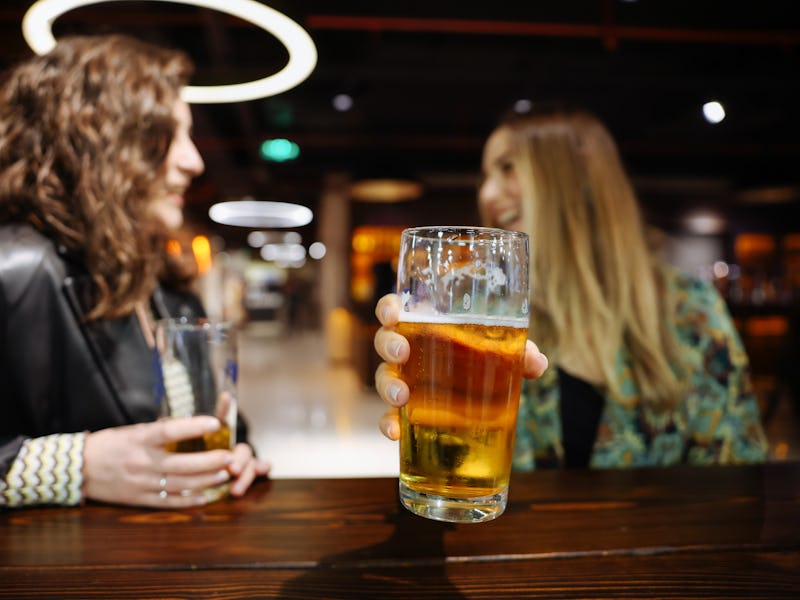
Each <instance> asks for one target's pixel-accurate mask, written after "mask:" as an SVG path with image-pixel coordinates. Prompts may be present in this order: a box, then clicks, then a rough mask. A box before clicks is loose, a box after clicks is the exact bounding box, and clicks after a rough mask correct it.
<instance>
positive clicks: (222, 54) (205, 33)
mask: <svg viewBox="0 0 800 600" xmlns="http://www.w3.org/2000/svg"><path fill="white" fill-rule="evenodd" d="M261 2H262V3H263V4H267V5H269V6H270V7H272V8H274V9H277V10H279V11H281V12H282V13H284V14H285V15H287V16H288V17H290V18H291V19H293V20H294V21H296V22H297V23H298V24H299V25H301V26H302V27H303V28H304V29H305V30H306V31H307V32H308V33H309V35H310V36H311V38H312V39H313V41H314V44H315V45H316V47H317V51H318V62H317V64H316V67H315V69H314V71H313V72H312V74H311V75H310V77H309V78H308V79H307V80H305V81H304V82H302V83H301V84H299V85H298V86H297V87H295V88H293V89H291V90H289V91H286V92H284V93H281V94H278V95H276V96H271V97H268V98H261V99H257V100H250V101H244V102H236V103H230V104H195V105H193V114H194V120H195V139H196V142H197V145H198V147H199V149H200V151H201V153H202V154H203V157H204V159H205V161H206V172H205V174H204V175H203V176H202V177H201V178H200V179H199V180H198V181H197V183H196V184H195V185H194V187H193V188H192V190H191V191H190V194H189V196H188V197H187V206H186V215H187V223H186V227H185V228H184V231H182V232H181V233H180V235H179V236H177V238H176V240H174V244H173V250H174V251H175V252H176V253H181V254H183V255H185V256H186V257H187V260H194V261H196V262H197V265H198V269H199V272H200V277H199V278H198V281H197V289H198V292H199V293H200V294H201V295H202V297H203V299H204V301H205V304H206V307H207V309H208V311H209V313H210V314H211V315H212V316H215V317H220V318H225V319H229V320H234V321H237V322H239V323H240V324H241V325H242V346H241V363H242V367H241V373H242V376H241V386H242V389H241V390H240V392H241V402H242V406H243V410H244V411H245V412H246V413H247V415H248V416H249V417H250V420H251V421H252V424H253V427H254V429H255V431H256V437H255V443H256V446H257V448H258V450H259V452H260V453H262V454H263V455H265V456H266V457H267V458H269V459H271V460H272V461H273V463H274V464H275V471H274V474H275V476H279V477H280V476H284V477H295V476H305V475H309V476H346V475H391V474H394V473H396V469H397V467H396V463H397V458H396V447H395V446H394V445H393V444H391V443H390V442H388V441H386V440H384V439H383V438H382V437H381V436H380V434H379V433H378V431H377V419H378V417H379V415H380V414H381V413H382V412H383V408H382V403H381V402H380V400H379V399H377V396H376V395H375V393H374V390H373V389H372V375H373V372H374V369H375V366H376V365H377V357H376V355H375V353H374V350H373V349H372V335H373V333H374V331H375V329H376V327H377V324H376V321H375V318H374V316H373V308H374V304H375V301H376V299H377V298H379V297H380V296H381V295H383V294H384V293H386V292H387V291H390V290H391V289H392V287H393V283H394V281H393V278H394V271H393V267H394V265H393V261H394V259H395V256H396V254H397V250H398V246H399V233H400V231H401V230H402V229H403V228H404V227H407V226H415V225H425V224H477V223H478V216H477V212H476V209H475V193H476V187H477V181H478V171H479V166H480V152H481V146H482V143H483V140H484V138H485V136H486V135H487V134H488V133H489V132H490V131H491V129H492V127H493V125H494V123H495V122H496V121H497V119H498V118H499V117H500V116H501V115H502V114H503V113H505V112H507V111H509V110H516V111H519V112H525V111H527V110H530V108H531V106H532V105H534V104H535V103H537V102H543V101H563V102H567V103H570V104H575V105H579V106H583V107H585V108H587V109H589V110H591V111H593V112H594V113H596V114H597V115H598V116H599V117H601V118H602V119H603V120H604V121H605V122H606V123H607V125H608V126H609V128H610V130H611V132H612V133H613V135H614V136H615V137H616V139H617V140H618V142H619V144H620V149H621V152H622V155H623V160H624V162H625V164H626V166H627V168H628V170H629V172H630V174H631V176H632V178H633V181H634V184H635V186H636V188H637V191H638V194H639V197H640V200H641V202H642V205H643V207H644V209H645V214H646V217H647V219H648V221H649V222H650V223H651V224H652V225H654V226H656V227H658V228H660V229H661V230H662V231H663V232H664V233H665V235H666V240H667V252H668V254H669V256H670V259H671V260H672V261H673V262H674V263H675V264H676V265H677V266H679V267H681V268H683V269H685V270H688V271H691V272H693V273H695V274H698V275H700V276H701V277H704V278H706V279H708V280H712V281H714V282H715V284H716V285H717V286H718V287H719V289H720V290H721V291H722V293H723V294H724V297H725V298H726V300H727V301H728V303H729V306H730V308H731V311H732V313H733V315H734V317H735V319H736V323H737V326H738V327H739V330H740V333H741V334H742V337H743V340H744V342H745V345H746V347H747V350H748V352H749V354H750V357H751V361H752V367H753V378H754V383H755V385H756V388H757V390H758V394H759V401H760V403H761V407H762V411H763V415H764V420H765V423H766V426H767V430H768V433H769V437H770V457H771V458H772V459H774V460H782V459H786V458H792V457H795V458H796V457H798V456H800V447H799V446H800V434H798V425H797V424H798V419H800V409H799V408H798V403H800V398H798V392H797V390H796V389H795V390H794V391H793V390H792V387H791V382H792V381H795V382H796V380H797V375H796V374H795V371H796V370H797V367H796V365H797V362H798V361H797V359H798V358H800V357H799V356H798V349H797V347H798V333H797V327H798V312H800V311H799V310H798V307H799V306H800V220H799V219H798V216H797V215H798V214H800V211H798V206H799V205H800V168H798V161H800V124H798V116H797V108H798V107H799V106H800V77H798V74H799V73H800V69H798V67H799V66H800V65H799V64H798V63H799V62H800V61H799V60H798V59H799V57H798V54H799V53H800V20H798V17H797V16H795V15H796V13H797V11H796V10H792V9H793V8H794V5H795V4H796V3H795V2H792V1H791V0H764V1H762V2H758V3H753V2H743V3H732V2H724V1H702V0H691V1H690V0H669V1H667V0H660V1H659V0H628V1H625V0H576V1H571V2H556V1H552V0H551V1H548V2H517V1H511V0H509V1H500V2H466V1H456V0H439V1H436V2H430V1H428V2H416V1H408V2H402V3H399V2H389V1H375V2H369V3H365V2H357V1H354V0H337V1H336V2H330V1H323V0H316V1H314V0H310V1H304V0H292V1H281V0H269V1H267V0H261ZM30 4H31V2H29V1H21V0H4V1H3V3H2V5H0V67H6V66H8V65H10V64H11V63H13V62H14V61H15V60H17V59H19V58H22V57H24V56H26V55H27V54H28V53H29V52H30V50H29V48H28V46H27V44H26V42H25V41H24V39H23V37H22V33H21V26H20V25H21V21H22V17H23V15H24V13H25V11H26V10H27V8H28V7H29V6H30ZM52 29H53V32H54V34H55V36H56V38H58V37H59V36H63V35H66V34H70V33H87V34H92V33H107V32H124V33H128V34H132V35H135V36H137V37H140V38H143V39H147V40H150V41H153V42H157V43H160V44H163V45H167V46H173V47H179V48H182V49H184V50H186V51H187V52H188V53H189V54H190V55H191V57H192V58H193V60H194V61H195V63H196V65H197V73H196V76H195V79H194V81H193V82H192V83H193V84H195V85H211V84H228V83H238V82H242V81H250V80H253V79H259V78H261V77H265V76H266V75H269V74H271V73H274V72H276V71H278V70H280V69H281V68H282V67H283V66H284V65H285V64H286V62H287V59H288V54H287V51H286V49H285V48H284V47H283V45H282V44H281V43H280V42H279V41H278V40H277V39H276V38H275V37H274V36H272V35H270V34H269V33H267V32H265V31H263V30H261V29H259V28H258V27H256V26H254V25H253V24H251V23H249V22H247V21H245V20H241V19H239V18H237V17H233V16H230V15H228V14H225V13H223V12H219V11H215V10H210V9H206V8H198V7H196V6H191V5H187V4H184V3H172V2H162V1H152V0H151V1H124V2H100V3H94V4H89V5H86V6H82V7H78V8H75V9H74V10H70V11H69V12H66V13H65V14H63V15H61V16H59V17H58V18H57V19H56V20H55V21H54V23H53V25H52ZM239 200H255V201H269V202H281V203H291V204H296V205H299V206H301V207H304V208H307V209H310V211H311V220H310V222H307V223H305V222H304V221H305V220H302V221H298V222H297V224H295V225H293V224H292V223H291V222H289V221H286V220H285V218H284V217H285V216H286V215H271V216H270V215H266V216H265V215H261V216H257V217H256V216H251V217H250V218H249V220H248V217H245V219H244V220H240V221H239V224H238V225H225V224H221V223H216V222H214V221H212V220H211V218H210V217H209V210H210V209H211V207H212V206H213V205H215V204H218V203H221V202H229V201H239ZM534 286H535V282H534ZM795 385H796V383H795Z"/></svg>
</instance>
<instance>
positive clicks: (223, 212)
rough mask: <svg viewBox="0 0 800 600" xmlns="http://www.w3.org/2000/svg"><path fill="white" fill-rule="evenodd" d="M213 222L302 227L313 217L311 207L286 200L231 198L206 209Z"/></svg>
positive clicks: (252, 225) (249, 225) (255, 225)
mask: <svg viewBox="0 0 800 600" xmlns="http://www.w3.org/2000/svg"><path fill="white" fill-rule="evenodd" d="M208 216H209V217H210V218H211V220H212V221H214V222H215V223H221V224H222V225H235V226H237V227H253V228H256V227H268V228H269V227H272V228H285V227H302V226H303V225H308V224H309V223H310V222H311V219H312V218H313V217H314V213H312V212H311V209H309V208H307V207H305V206H301V205H299V204H290V203H288V202H263V201H259V200H232V201H230V202H220V203H218V204H215V205H214V206H212V207H211V208H210V209H209V210H208Z"/></svg>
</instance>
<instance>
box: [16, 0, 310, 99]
mask: <svg viewBox="0 0 800 600" xmlns="http://www.w3.org/2000/svg"><path fill="white" fill-rule="evenodd" d="M120 1H122V0H38V1H37V2H34V3H33V4H32V5H31V7H30V8H29V9H28V11H27V12H26V13H25V16H24V17H23V18H22V35H23V36H24V37H25V41H26V42H28V45H29V46H30V47H31V48H32V49H33V51H34V52H36V53H37V54H46V53H48V52H50V50H52V49H53V48H54V47H55V45H56V39H55V37H54V36H53V29H52V26H53V21H55V20H56V18H57V17H59V16H61V15H63V14H64V13H65V12H69V11H70V10H73V9H75V8H78V7H80V6H86V5H89V4H102V3H103V2H120ZM150 1H151V2H172V3H175V4H188V5H190V6H197V7H200V8H209V9H212V10H218V11H220V12H224V13H227V14H229V15H233V16H235V17H239V18H240V19H242V20H244V21H247V22H249V23H252V24H253V25H256V26H257V27H260V28H261V29H263V30H264V31H267V32H268V33H271V34H272V35H274V36H275V37H276V38H278V40H279V41H280V42H281V43H282V44H283V45H284V46H286V51H287V52H288V53H289V61H288V62H287V63H286V66H285V67H284V68H283V69H282V70H280V71H278V72H277V73H275V74H273V75H270V76H268V77H264V78H263V79H257V80H255V81H248V82H245V83H236V84H230V85H206V86H192V85H189V86H186V87H185V88H183V90H182V92H181V96H182V98H183V99H184V100H185V101H186V102H189V103H193V104H201V103H225V102H243V101H246V100H255V99H256V98H266V97H267V96H274V95H276V94H280V93H281V92H285V91H286V90H289V89H291V88H293V87H295V86H296V85H297V84H299V83H300V82H302V81H303V80H305V79H306V78H307V77H308V76H309V75H310V74H311V72H312V71H313V70H314V67H315V66H316V64H317V48H316V46H315V45H314V42H313V40H312V39H311V36H309V35H308V33H306V31H305V30H304V29H303V28H302V27H300V25H298V24H297V23H295V22H294V21H292V20H291V19H290V18H289V17H287V16H286V15H284V14H283V13H280V12H278V11H277V10H275V9H273V8H270V7H268V6H265V5H263V4H261V3H259V2H256V1H255V0H150Z"/></svg>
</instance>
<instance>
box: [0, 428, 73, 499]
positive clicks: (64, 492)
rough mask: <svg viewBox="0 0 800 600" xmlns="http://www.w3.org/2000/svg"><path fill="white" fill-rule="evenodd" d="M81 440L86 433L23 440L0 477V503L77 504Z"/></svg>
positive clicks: (59, 434) (60, 434)
mask: <svg viewBox="0 0 800 600" xmlns="http://www.w3.org/2000/svg"><path fill="white" fill-rule="evenodd" d="M85 441H86V433H57V434H53V435H48V436H44V437H39V438H32V439H28V440H25V442H24V443H23V445H22V448H20V451H19V454H17V457H16V458H15V459H14V462H13V463H12V464H11V468H10V469H9V470H8V473H7V474H6V477H5V480H0V506H9V507H15V506H31V505H35V504H61V505H67V506H73V505H75V504H79V503H80V502H81V500H82V496H81V486H82V485H83V445H84V442H85Z"/></svg>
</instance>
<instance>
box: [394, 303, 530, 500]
mask: <svg viewBox="0 0 800 600" xmlns="http://www.w3.org/2000/svg"><path fill="white" fill-rule="evenodd" d="M401 319H402V320H401V322H400V323H399V324H398V326H397V331H398V333H400V334H402V335H403V336H405V338H406V339H407V340H408V342H409V345H410V347H411V355H410V357H409V359H408V361H407V362H406V364H405V365H403V367H402V371H401V377H402V378H403V380H404V381H405V382H406V383H407V384H408V386H409V389H410V392H411V393H410V398H409V402H408V404H407V405H406V406H405V407H403V408H402V409H401V411H400V425H401V434H400V480H401V482H402V483H403V484H405V485H406V486H408V487H409V488H411V489H412V490H414V491H415V492H420V493H423V494H428V495H435V496H442V497H446V498H465V499H466V498H479V497H486V496H491V495H493V494H498V493H504V492H505V490H506V489H507V488H508V479H509V474H510V469H511V454H512V451H513V446H514V433H515V424H516V418H517V409H518V405H519V394H520V386H521V383H522V366H523V354H524V349H525V340H526V339H527V335H528V322H527V319H524V320H518V319H513V318H500V317H495V318H493V317H467V316H463V317H462V316H458V315H449V316H444V317H437V316H430V315H415V314H414V313H403V314H402V315H401Z"/></svg>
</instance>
